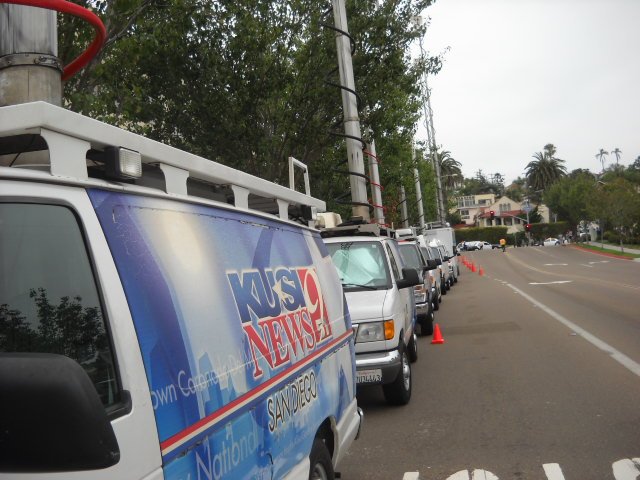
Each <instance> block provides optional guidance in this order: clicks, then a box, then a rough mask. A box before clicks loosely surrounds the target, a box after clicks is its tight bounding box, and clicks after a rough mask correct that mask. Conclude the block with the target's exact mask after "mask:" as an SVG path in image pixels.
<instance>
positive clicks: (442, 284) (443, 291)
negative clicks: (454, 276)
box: [440, 278, 449, 295]
mask: <svg viewBox="0 0 640 480" xmlns="http://www.w3.org/2000/svg"><path fill="white" fill-rule="evenodd" d="M448 286H449V284H448V283H447V282H445V281H444V278H441V279H440V293H441V294H442V295H446V294H447V290H449V289H448V288H447V287H448Z"/></svg>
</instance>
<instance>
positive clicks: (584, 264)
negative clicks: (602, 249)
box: [580, 263, 593, 268]
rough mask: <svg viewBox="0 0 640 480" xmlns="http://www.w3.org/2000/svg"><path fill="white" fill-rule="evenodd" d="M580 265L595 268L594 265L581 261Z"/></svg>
mask: <svg viewBox="0 0 640 480" xmlns="http://www.w3.org/2000/svg"><path fill="white" fill-rule="evenodd" d="M580 265H582V266H583V267H589V268H593V265H587V264H586V263H581V264H580Z"/></svg>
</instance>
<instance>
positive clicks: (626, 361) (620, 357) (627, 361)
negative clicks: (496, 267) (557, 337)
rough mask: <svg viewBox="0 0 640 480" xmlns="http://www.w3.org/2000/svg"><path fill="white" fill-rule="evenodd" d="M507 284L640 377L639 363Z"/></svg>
mask: <svg viewBox="0 0 640 480" xmlns="http://www.w3.org/2000/svg"><path fill="white" fill-rule="evenodd" d="M507 286H508V287H509V288H511V289H512V290H514V291H515V292H517V293H519V294H520V295H522V296H523V297H524V298H526V299H527V300H529V301H530V302H531V303H533V304H534V305H535V306H536V307H538V308H540V309H542V310H544V311H545V312H546V313H547V314H548V315H549V316H551V317H552V318H554V319H555V320H557V321H558V322H560V323H562V324H563V325H565V326H566V327H568V328H569V329H570V330H572V331H573V332H575V333H577V334H578V335H580V336H581V337H582V338H584V339H585V340H586V341H587V342H589V343H591V344H592V345H594V346H595V347H596V348H599V349H600V350H602V351H603V352H606V353H608V354H609V355H610V356H611V358H613V359H614V360H615V361H616V362H618V363H619V364H620V365H622V366H623V367H625V368H626V369H628V370H629V371H631V372H632V373H635V374H636V375H637V376H639V377H640V363H637V362H635V361H634V360H632V359H631V358H629V357H627V356H626V355H625V354H624V353H622V352H620V351H618V350H616V349H615V348H613V347H612V346H611V345H609V344H608V343H606V342H604V341H602V340H600V339H599V338H598V337H596V336H595V335H592V334H591V333H589V332H587V331H586V330H585V329H584V328H582V327H579V326H578V325H576V324H575V323H573V322H572V321H570V320H568V319H566V318H565V317H563V316H562V315H560V314H559V313H557V312H556V311H554V310H551V309H550V308H549V307H547V306H546V305H545V304H543V303H540V302H539V301H537V300H536V299H535V298H533V297H532V296H531V295H528V294H526V293H525V292H523V291H522V290H520V289H519V288H518V287H516V286H514V285H511V284H510V283H507Z"/></svg>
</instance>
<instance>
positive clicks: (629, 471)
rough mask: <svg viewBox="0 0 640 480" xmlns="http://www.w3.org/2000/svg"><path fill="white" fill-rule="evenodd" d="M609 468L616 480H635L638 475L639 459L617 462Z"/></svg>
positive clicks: (639, 472)
mask: <svg viewBox="0 0 640 480" xmlns="http://www.w3.org/2000/svg"><path fill="white" fill-rule="evenodd" d="M611 468H612V469H613V476H614V477H615V479H616V480H636V478H638V475H640V458H634V459H633V460H632V459H629V458H625V459H624V460H618V461H617V462H615V463H614V464H613V465H611Z"/></svg>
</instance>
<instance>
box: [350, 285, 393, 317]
mask: <svg viewBox="0 0 640 480" xmlns="http://www.w3.org/2000/svg"><path fill="white" fill-rule="evenodd" d="M387 291H388V290H361V291H358V292H344V296H345V298H346V299H347V306H348V307H349V315H350V316H351V321H352V322H353V323H359V322H363V321H365V322H366V321H375V320H381V319H382V318H384V317H385V312H384V302H385V298H386V296H387ZM387 317H388V315H387Z"/></svg>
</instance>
